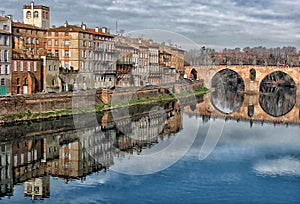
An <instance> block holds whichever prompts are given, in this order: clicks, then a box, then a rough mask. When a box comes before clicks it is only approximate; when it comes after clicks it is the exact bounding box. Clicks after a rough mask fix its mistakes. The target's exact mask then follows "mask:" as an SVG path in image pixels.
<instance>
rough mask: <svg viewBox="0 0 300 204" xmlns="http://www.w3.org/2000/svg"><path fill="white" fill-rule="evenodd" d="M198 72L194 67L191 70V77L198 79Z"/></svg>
mask: <svg viewBox="0 0 300 204" xmlns="http://www.w3.org/2000/svg"><path fill="white" fill-rule="evenodd" d="M197 74H198V72H197V71H196V69H192V70H191V75H190V76H191V79H193V80H196V79H198V76H197Z"/></svg>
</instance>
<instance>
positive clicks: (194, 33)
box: [0, 0, 300, 50]
mask: <svg viewBox="0 0 300 204" xmlns="http://www.w3.org/2000/svg"><path fill="white" fill-rule="evenodd" d="M29 3H30V0H28V1H24V0H6V1H2V2H1V5H0V10H5V14H12V15H13V16H14V19H15V20H20V21H22V5H23V4H29ZM35 4H44V5H46V6H49V7H50V9H51V15H52V16H51V25H56V26H58V25H62V24H63V22H64V21H65V20H68V21H69V23H70V24H80V23H81V22H82V21H83V22H85V23H86V24H87V26H88V27H94V26H97V25H98V26H106V27H108V28H110V31H111V33H115V31H116V21H118V29H119V30H121V29H123V30H125V32H132V31H136V30H139V32H138V33H139V35H142V33H143V32H142V31H141V30H144V29H155V32H156V33H157V35H158V36H159V35H160V31H161V30H164V31H167V32H170V31H171V32H174V33H178V34H180V36H181V37H182V36H184V37H186V38H188V39H190V40H192V41H194V42H195V43H196V44H197V45H199V46H203V45H205V46H206V47H213V48H217V49H218V48H220V49H221V48H223V47H229V48H234V47H246V46H251V47H253V46H260V45H262V46H266V47H278V46H280V47H282V46H289V45H291V46H295V47H297V49H298V50H299V49H300V12H299V11H300V0H250V1H247V0H209V1H207V0H168V1H162V0H36V1H35ZM164 31H162V32H164ZM152 33H153V32H152ZM166 38H167V37H166ZM170 38H172V36H170ZM166 40H170V41H174V39H166ZM175 41H176V40H175Z"/></svg>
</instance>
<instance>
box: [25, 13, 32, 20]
mask: <svg viewBox="0 0 300 204" xmlns="http://www.w3.org/2000/svg"><path fill="white" fill-rule="evenodd" d="M26 18H27V19H29V18H31V12H30V11H27V12H26Z"/></svg>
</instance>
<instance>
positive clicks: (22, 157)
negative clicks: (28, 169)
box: [21, 153, 24, 164]
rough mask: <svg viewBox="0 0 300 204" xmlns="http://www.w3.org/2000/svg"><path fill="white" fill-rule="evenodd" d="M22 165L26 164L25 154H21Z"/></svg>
mask: <svg viewBox="0 0 300 204" xmlns="http://www.w3.org/2000/svg"><path fill="white" fill-rule="evenodd" d="M21 164H24V153H22V154H21Z"/></svg>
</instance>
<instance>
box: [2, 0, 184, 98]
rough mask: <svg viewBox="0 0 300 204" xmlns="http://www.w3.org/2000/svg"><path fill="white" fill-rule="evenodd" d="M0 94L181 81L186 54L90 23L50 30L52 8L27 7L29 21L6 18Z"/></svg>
mask: <svg viewBox="0 0 300 204" xmlns="http://www.w3.org/2000/svg"><path fill="white" fill-rule="evenodd" d="M0 50H1V52H0V60H1V61H0V68H1V70H0V83H1V84H0V95H1V96H6V95H15V94H32V93H37V92H64V91H72V90H81V89H82V90H86V89H103V88H113V87H115V86H125V87H130V86H145V85H147V84H153V85H159V84H163V83H170V82H175V81H176V79H177V78H178V75H179V73H183V72H184V51H183V50H181V49H179V48H177V47H172V46H166V45H165V44H157V43H154V42H153V41H151V40H144V39H142V38H129V37H124V36H118V35H112V34H110V33H109V32H108V29H107V28H105V27H102V28H100V27H96V28H93V29H92V28H88V27H87V26H86V24H84V23H82V24H81V25H80V26H78V25H70V24H69V23H68V21H66V22H65V23H64V24H63V25H62V26H59V27H56V26H52V27H50V8H49V7H47V6H43V5H34V3H33V2H31V4H30V5H24V6H23V22H22V23H20V22H14V21H13V17H12V16H5V17H0Z"/></svg>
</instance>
